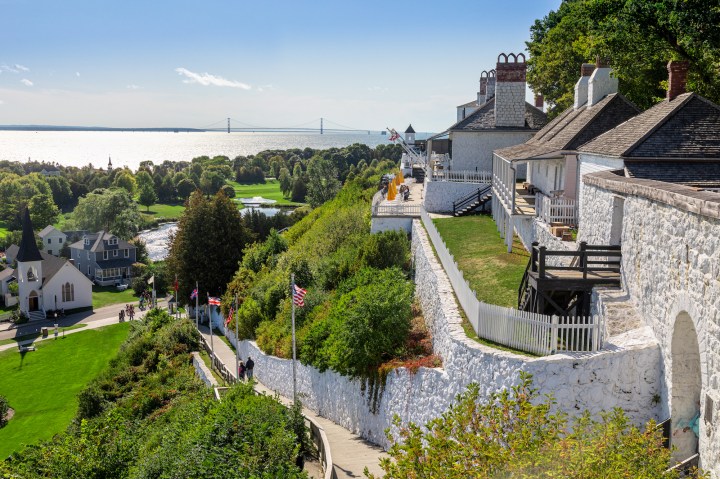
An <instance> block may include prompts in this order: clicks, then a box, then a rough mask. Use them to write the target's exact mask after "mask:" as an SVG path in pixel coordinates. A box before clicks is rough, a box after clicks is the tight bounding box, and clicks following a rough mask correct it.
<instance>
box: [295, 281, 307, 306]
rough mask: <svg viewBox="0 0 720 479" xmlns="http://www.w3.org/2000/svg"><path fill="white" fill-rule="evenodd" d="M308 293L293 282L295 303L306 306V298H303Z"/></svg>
mask: <svg viewBox="0 0 720 479" xmlns="http://www.w3.org/2000/svg"><path fill="white" fill-rule="evenodd" d="M306 294H307V291H306V290H304V289H302V288H301V287H299V286H298V285H296V284H293V303H295V306H300V307H303V306H305V300H304V299H303V298H304V297H305V295H306Z"/></svg>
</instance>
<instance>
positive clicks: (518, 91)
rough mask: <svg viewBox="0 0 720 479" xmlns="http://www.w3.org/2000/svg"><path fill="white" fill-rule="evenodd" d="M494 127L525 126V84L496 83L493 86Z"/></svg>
mask: <svg viewBox="0 0 720 479" xmlns="http://www.w3.org/2000/svg"><path fill="white" fill-rule="evenodd" d="M495 125H496V126H514V127H518V128H520V127H523V126H525V82H524V81H522V82H498V83H497V84H496V86H495Z"/></svg>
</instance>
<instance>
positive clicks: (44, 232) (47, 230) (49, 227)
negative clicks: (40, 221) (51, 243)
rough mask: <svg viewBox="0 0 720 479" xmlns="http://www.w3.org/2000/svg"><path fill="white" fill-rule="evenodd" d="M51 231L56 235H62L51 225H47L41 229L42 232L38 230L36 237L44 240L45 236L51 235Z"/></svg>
mask: <svg viewBox="0 0 720 479" xmlns="http://www.w3.org/2000/svg"><path fill="white" fill-rule="evenodd" d="M53 231H57V232H58V233H62V231H59V230H57V229H56V228H55V227H54V226H53V225H47V226H46V227H45V228H43V229H42V230H40V232H39V233H38V236H39V237H41V238H44V237H45V236H47V235H48V234H50V233H52V232H53ZM62 234H65V233H62Z"/></svg>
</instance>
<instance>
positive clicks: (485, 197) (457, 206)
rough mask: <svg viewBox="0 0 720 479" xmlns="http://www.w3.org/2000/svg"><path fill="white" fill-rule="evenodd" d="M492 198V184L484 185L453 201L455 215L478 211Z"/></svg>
mask: <svg viewBox="0 0 720 479" xmlns="http://www.w3.org/2000/svg"><path fill="white" fill-rule="evenodd" d="M491 198H492V185H482V186H481V187H480V188H478V190H477V191H475V192H473V193H471V194H469V195H467V196H466V197H464V198H460V199H459V200H457V201H453V216H466V215H469V214H473V213H477V212H478V211H479V210H480V209H481V208H482V207H483V206H484V205H485V204H486V203H487V202H488V201H490V199H491Z"/></svg>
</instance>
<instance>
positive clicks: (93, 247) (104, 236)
mask: <svg viewBox="0 0 720 479" xmlns="http://www.w3.org/2000/svg"><path fill="white" fill-rule="evenodd" d="M87 238H88V239H89V240H90V244H89V245H86V244H85V240H84V239H81V240H80V241H76V242H75V243H73V244H71V245H70V248H75V249H82V250H89V251H92V252H94V253H96V252H101V251H106V250H107V251H112V250H115V249H126V248H127V249H135V246H133V245H131V244H130V243H128V242H127V241H125V240H122V239H120V238H117V244H105V241H108V240H110V239H111V238H116V236H115V235H113V234H110V233H107V232H105V231H98V232H97V233H93V234H90V235H87Z"/></svg>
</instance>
